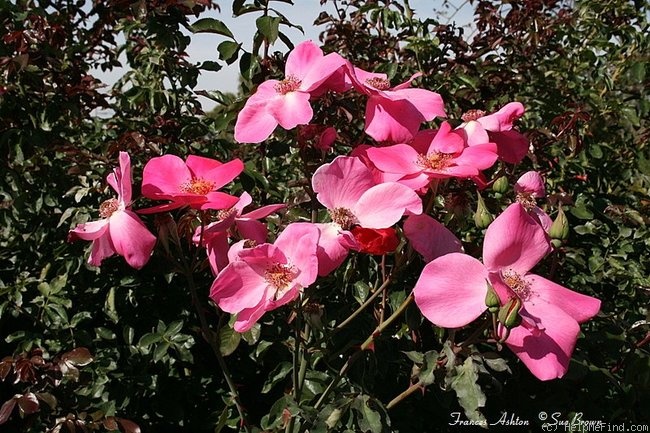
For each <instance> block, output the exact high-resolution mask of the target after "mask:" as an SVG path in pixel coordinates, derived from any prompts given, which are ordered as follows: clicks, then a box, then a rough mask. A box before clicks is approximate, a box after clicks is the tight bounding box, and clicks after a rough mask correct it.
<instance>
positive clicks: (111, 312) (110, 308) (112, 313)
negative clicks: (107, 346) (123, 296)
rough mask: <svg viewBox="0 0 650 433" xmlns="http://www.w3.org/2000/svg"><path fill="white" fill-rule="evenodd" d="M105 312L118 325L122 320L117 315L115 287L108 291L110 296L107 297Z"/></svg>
mask: <svg viewBox="0 0 650 433" xmlns="http://www.w3.org/2000/svg"><path fill="white" fill-rule="evenodd" d="M104 312H105V313H106V315H107V316H108V318H109V319H111V320H112V321H113V322H115V323H117V322H118V321H119V320H120V316H119V315H118V314H117V309H116V308H115V287H111V289H110V290H109V291H108V295H106V302H105V303H104Z"/></svg>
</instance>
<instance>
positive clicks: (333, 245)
mask: <svg viewBox="0 0 650 433" xmlns="http://www.w3.org/2000/svg"><path fill="white" fill-rule="evenodd" d="M315 225H316V227H318V229H319V230H320V237H319V238H318V248H317V250H316V256H317V257H318V275H319V276H321V277H323V276H325V275H329V274H330V273H331V272H332V271H334V270H335V269H336V268H338V267H339V266H341V263H343V261H344V260H345V258H346V257H347V256H348V247H347V246H346V245H345V244H346V242H345V239H344V237H345V236H346V235H345V234H346V233H347V234H348V235H349V238H352V236H351V235H350V233H349V232H341V228H340V227H339V226H338V224H334V223H329V224H315ZM352 239H353V238H352ZM349 240H350V239H348V241H349ZM342 241H343V242H342Z"/></svg>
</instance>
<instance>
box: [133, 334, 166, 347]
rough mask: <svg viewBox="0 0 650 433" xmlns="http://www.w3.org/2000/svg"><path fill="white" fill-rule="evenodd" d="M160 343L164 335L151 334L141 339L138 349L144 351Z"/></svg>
mask: <svg viewBox="0 0 650 433" xmlns="http://www.w3.org/2000/svg"><path fill="white" fill-rule="evenodd" d="M159 341H162V335H160V334H153V333H151V332H150V333H147V334H144V335H143V336H142V337H140V340H139V341H138V347H140V348H142V349H144V348H147V347H149V346H151V345H152V344H154V343H158V342H159Z"/></svg>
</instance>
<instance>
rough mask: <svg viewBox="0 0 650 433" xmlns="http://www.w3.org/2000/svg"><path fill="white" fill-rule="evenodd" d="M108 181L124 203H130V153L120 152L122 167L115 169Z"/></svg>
mask: <svg viewBox="0 0 650 433" xmlns="http://www.w3.org/2000/svg"><path fill="white" fill-rule="evenodd" d="M106 181H107V182H108V184H109V185H110V186H111V187H112V188H113V189H114V190H115V192H117V196H118V199H119V200H120V201H121V202H122V203H124V204H125V205H128V204H129V203H130V202H131V158H130V157H129V154H128V153H126V152H120V167H119V169H114V170H113V172H112V173H111V174H109V175H108V177H107V178H106Z"/></svg>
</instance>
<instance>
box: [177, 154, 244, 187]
mask: <svg viewBox="0 0 650 433" xmlns="http://www.w3.org/2000/svg"><path fill="white" fill-rule="evenodd" d="M189 158H190V157H188V160H189ZM205 159H208V158H205ZM212 161H214V162H218V161H216V160H212ZM188 163H189V161H188ZM205 168H208V167H207V166H202V167H201V175H200V176H197V177H200V178H203V179H205V180H209V181H211V182H214V189H219V188H221V187H223V186H224V185H226V184H227V183H229V182H231V181H232V180H233V179H234V178H236V177H237V176H239V175H240V174H241V172H242V171H244V163H243V162H242V161H241V160H240V159H238V158H235V159H233V160H231V161H228V162H225V163H219V164H218V165H216V166H215V167H214V168H212V169H210V170H209V171H203V169H205Z"/></svg>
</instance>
